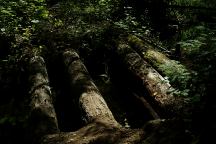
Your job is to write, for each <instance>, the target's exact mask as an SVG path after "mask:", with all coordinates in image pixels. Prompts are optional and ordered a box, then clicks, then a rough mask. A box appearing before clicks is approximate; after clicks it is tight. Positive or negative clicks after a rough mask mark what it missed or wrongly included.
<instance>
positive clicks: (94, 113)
mask: <svg viewBox="0 0 216 144" xmlns="http://www.w3.org/2000/svg"><path fill="white" fill-rule="evenodd" d="M63 59H64V64H65V67H66V69H67V73H68V76H69V77H68V78H69V81H70V86H71V90H72V93H73V94H74V97H76V99H77V100H78V101H77V102H78V103H79V106H80V109H81V112H82V116H83V119H84V120H85V121H86V123H89V122H92V121H95V120H99V119H103V121H109V123H113V124H115V125H118V123H117V122H116V120H115V118H114V116H113V114H112V112H111V111H110V109H109V108H108V106H107V104H106V102H105V100H104V99H103V97H102V96H101V94H100V92H99V90H98V88H97V87H96V85H95V84H94V83H93V80H92V79H91V77H90V76H89V73H88V71H87V69H86V67H85V65H84V64H83V63H82V61H81V60H80V58H79V56H78V54H77V53H76V52H75V51H72V50H70V51H66V52H64V54H63Z"/></svg>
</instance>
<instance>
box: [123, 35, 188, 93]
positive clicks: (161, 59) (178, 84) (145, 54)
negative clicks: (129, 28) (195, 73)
mask: <svg viewBox="0 0 216 144" xmlns="http://www.w3.org/2000/svg"><path fill="white" fill-rule="evenodd" d="M127 41H128V43H129V44H130V45H131V46H132V47H133V48H134V50H135V51H137V52H138V53H139V54H140V56H141V57H142V58H143V59H145V60H146V61H147V62H148V63H150V64H151V65H152V66H153V67H154V68H155V69H156V70H157V71H159V72H160V73H162V75H164V76H167V77H168V79H169V80H170V82H171V83H172V85H173V86H174V85H175V88H177V89H180V90H184V89H186V86H187V83H188V82H189V80H190V78H191V77H190V72H189V71H188V70H187V69H186V67H184V66H183V65H182V64H179V63H178V62H177V61H174V60H171V59H169V58H168V57H167V56H166V55H165V54H163V53H161V52H159V51H157V50H156V49H155V48H153V47H152V45H150V44H148V42H145V41H143V40H141V39H139V38H138V37H136V36H134V35H129V36H128V37H127ZM176 75H177V76H178V77H176Z"/></svg>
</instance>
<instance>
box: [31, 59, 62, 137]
mask: <svg viewBox="0 0 216 144" xmlns="http://www.w3.org/2000/svg"><path fill="white" fill-rule="evenodd" d="M28 72H29V78H28V81H29V85H30V91H29V94H30V97H31V102H30V126H31V130H30V131H31V135H32V137H33V139H39V137H41V136H43V135H45V134H52V133H57V132H59V129H58V122H57V118H56V113H55V109H54V106H53V100H52V94H51V90H50V86H49V80H48V74H47V70H46V65H45V61H44V60H43V58H42V57H40V56H35V57H33V58H31V59H30V62H29V65H28ZM33 141H34V140H33Z"/></svg>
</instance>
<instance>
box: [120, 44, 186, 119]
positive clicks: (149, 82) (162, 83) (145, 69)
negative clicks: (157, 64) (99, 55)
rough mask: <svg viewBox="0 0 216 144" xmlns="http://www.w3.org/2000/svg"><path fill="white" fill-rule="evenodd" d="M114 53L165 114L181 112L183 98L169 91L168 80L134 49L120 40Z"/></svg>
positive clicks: (170, 89) (170, 88)
mask: <svg viewBox="0 0 216 144" xmlns="http://www.w3.org/2000/svg"><path fill="white" fill-rule="evenodd" d="M116 53H117V55H118V56H119V58H120V60H121V61H122V63H123V64H124V65H125V66H126V67H127V69H128V71H130V72H131V73H132V74H133V75H134V76H135V77H138V78H139V79H140V80H141V81H142V87H143V88H146V89H147V91H148V94H149V95H150V96H151V98H153V100H154V101H155V102H156V104H157V106H159V107H160V109H162V110H163V111H165V112H166V115H170V116H171V115H172V116H174V115H178V114H180V113H181V110H182V104H183V103H184V101H183V99H182V98H181V97H176V96H173V95H172V94H171V93H170V91H172V90H173V88H172V87H171V85H170V84H169V82H167V81H166V80H165V79H164V78H163V77H162V76H161V75H160V74H159V73H158V72H157V71H156V70H155V69H154V68H153V67H152V66H151V65H149V64H148V63H147V62H146V61H145V60H144V59H142V58H141V56H140V55H139V54H138V53H137V52H136V51H135V50H133V49H132V48H131V47H130V46H129V45H127V44H125V42H122V43H120V44H119V45H118V47H117V50H116ZM146 97H147V96H146Z"/></svg>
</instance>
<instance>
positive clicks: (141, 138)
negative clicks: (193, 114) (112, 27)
mask: <svg viewBox="0 0 216 144" xmlns="http://www.w3.org/2000/svg"><path fill="white" fill-rule="evenodd" d="M63 58H64V64H65V66H66V67H67V73H68V74H69V81H70V85H71V90H72V91H73V96H74V98H76V97H77V98H78V101H79V105H80V109H81V110H82V111H83V113H82V114H83V116H84V118H85V119H86V122H87V123H88V124H87V125H86V126H84V127H82V128H81V129H79V130H77V131H75V132H67V133H64V132H61V133H56V134H49V135H45V136H44V137H43V139H41V142H40V143H41V144H57V143H61V144H98V143H101V144H137V143H143V144H149V143H151V144H156V143H161V144H167V142H168V141H171V140H172V142H173V143H175V144H180V143H186V141H185V133H184V130H183V127H182V126H181V125H176V122H172V120H171V121H170V120H158V121H151V122H149V123H148V124H146V126H144V128H142V129H128V128H124V127H122V126H121V125H120V124H118V122H116V120H115V118H114V117H113V115H112V112H111V111H110V110H109V108H108V106H107V104H106V102H105V100H104V99H103V98H102V96H101V94H100V92H99V90H98V89H97V87H96V86H95V84H94V83H93V81H92V79H91V78H90V76H89V73H88V71H87V69H86V67H85V66H84V64H83V63H82V62H81V60H80V59H79V56H78V54H77V53H76V52H75V51H73V50H71V51H66V52H65V53H64V54H63ZM160 130H161V131H162V132H161V131H160ZM145 131H147V132H148V133H146V132H145ZM158 131H159V132H158ZM171 133H172V135H170V134H171ZM167 135H169V137H167ZM155 139H157V140H155Z"/></svg>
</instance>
